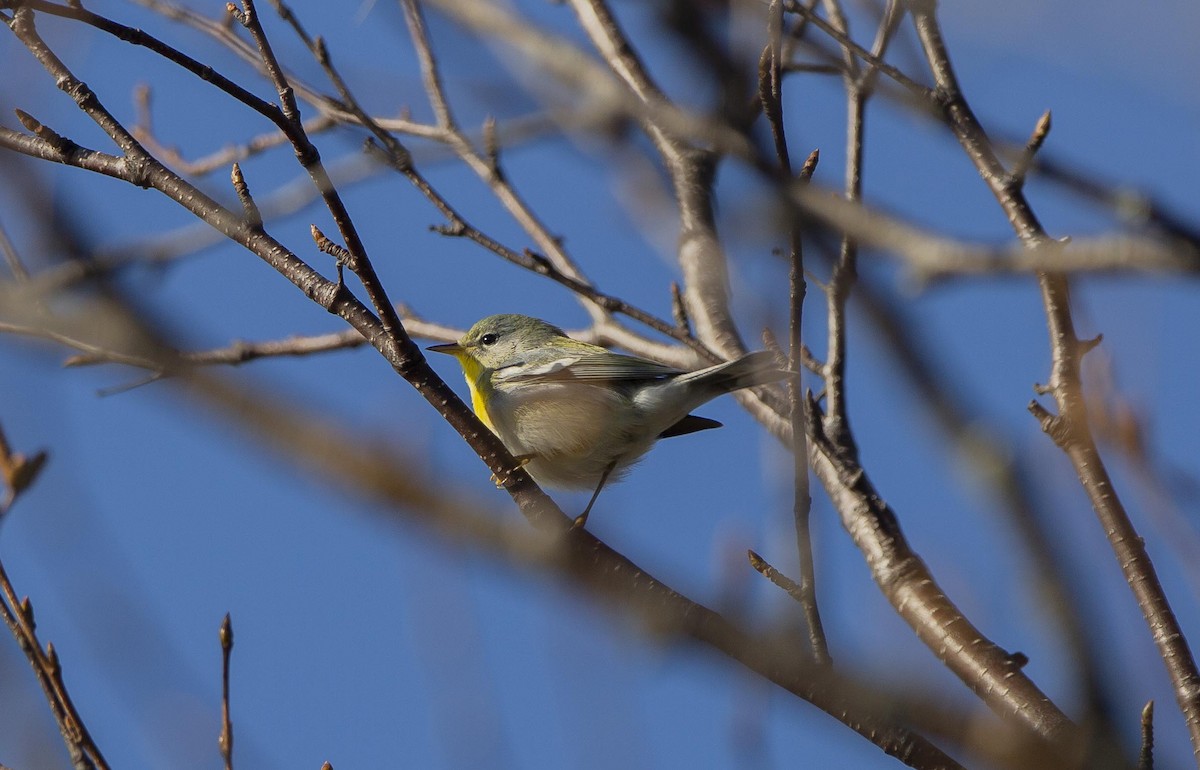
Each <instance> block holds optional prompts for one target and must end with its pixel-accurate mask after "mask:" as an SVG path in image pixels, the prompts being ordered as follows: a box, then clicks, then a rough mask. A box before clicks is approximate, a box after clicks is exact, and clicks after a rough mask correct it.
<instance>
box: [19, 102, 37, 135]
mask: <svg viewBox="0 0 1200 770" xmlns="http://www.w3.org/2000/svg"><path fill="white" fill-rule="evenodd" d="M13 112H15V113H17V120H19V121H21V125H22V126H24V127H25V130H26V131H28V132H29V133H31V134H36V133H37V132H38V131H40V130H41V128H42V124H41V122H40V121H39V120H38V119H37V118H35V117H33V116H32V115H30V114H29V113H28V112H26V111H25V110H22V109H20V108H18V109H15V110H13Z"/></svg>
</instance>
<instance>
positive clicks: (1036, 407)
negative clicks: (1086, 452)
mask: <svg viewBox="0 0 1200 770" xmlns="http://www.w3.org/2000/svg"><path fill="white" fill-rule="evenodd" d="M1028 409H1029V412H1030V413H1031V414H1032V415H1033V416H1034V418H1035V419H1037V421H1038V424H1039V425H1040V426H1041V428H1042V432H1043V433H1045V434H1046V435H1047V436H1049V437H1050V440H1051V441H1053V442H1054V443H1055V444H1056V445H1058V446H1059V447H1065V446H1066V445H1067V442H1068V440H1069V438H1070V434H1071V428H1070V423H1069V422H1068V421H1067V420H1066V419H1065V418H1064V417H1063V416H1062V415H1056V414H1052V413H1051V412H1050V411H1049V410H1048V409H1046V407H1044V406H1042V405H1041V404H1039V403H1038V402H1037V401H1030V402H1029V407H1028Z"/></svg>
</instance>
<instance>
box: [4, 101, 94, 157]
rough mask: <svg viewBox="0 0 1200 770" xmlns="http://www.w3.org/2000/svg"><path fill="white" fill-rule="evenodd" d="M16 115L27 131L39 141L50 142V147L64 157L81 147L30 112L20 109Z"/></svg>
mask: <svg viewBox="0 0 1200 770" xmlns="http://www.w3.org/2000/svg"><path fill="white" fill-rule="evenodd" d="M16 113H17V120H19V121H21V125H22V126H24V127H25V130H26V131H28V132H29V133H31V134H33V135H34V136H36V137H37V138H38V139H41V140H43V141H45V142H48V143H49V144H50V146H51V147H53V148H54V149H55V151H57V152H59V153H61V154H63V155H67V154H69V153H71V152H74V151H75V150H76V149H77V148H78V147H79V145H77V144H75V143H74V142H72V141H71V140H70V139H68V138H66V137H65V136H63V135H62V134H59V133H58V132H56V131H55V130H54V129H52V128H50V127H49V126H47V125H45V124H44V123H42V122H41V121H40V120H38V119H37V118H35V117H33V116H32V115H30V114H29V113H28V112H25V111H24V110H20V109H18V110H16Z"/></svg>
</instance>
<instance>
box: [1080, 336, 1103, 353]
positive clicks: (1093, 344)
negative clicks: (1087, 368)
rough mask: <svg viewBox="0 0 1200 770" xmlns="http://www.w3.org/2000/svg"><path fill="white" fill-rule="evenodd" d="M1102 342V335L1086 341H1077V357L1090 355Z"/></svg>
mask: <svg viewBox="0 0 1200 770" xmlns="http://www.w3.org/2000/svg"><path fill="white" fill-rule="evenodd" d="M1103 341H1104V335H1103V334H1097V335H1096V336H1095V337H1092V338H1091V339H1086V340H1079V357H1080V358H1083V357H1084V356H1086V355H1087V354H1088V353H1091V352H1092V351H1093V350H1095V349H1096V348H1098V347H1100V343H1101V342H1103Z"/></svg>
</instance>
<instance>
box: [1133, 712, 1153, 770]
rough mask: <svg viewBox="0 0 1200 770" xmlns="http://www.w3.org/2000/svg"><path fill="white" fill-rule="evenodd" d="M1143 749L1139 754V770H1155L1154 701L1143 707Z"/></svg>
mask: <svg viewBox="0 0 1200 770" xmlns="http://www.w3.org/2000/svg"><path fill="white" fill-rule="evenodd" d="M1141 722H1142V748H1141V750H1140V751H1139V752H1138V763H1137V767H1138V770H1154V701H1152V700H1149V701H1146V705H1145V706H1143V707H1142V719H1141Z"/></svg>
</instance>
